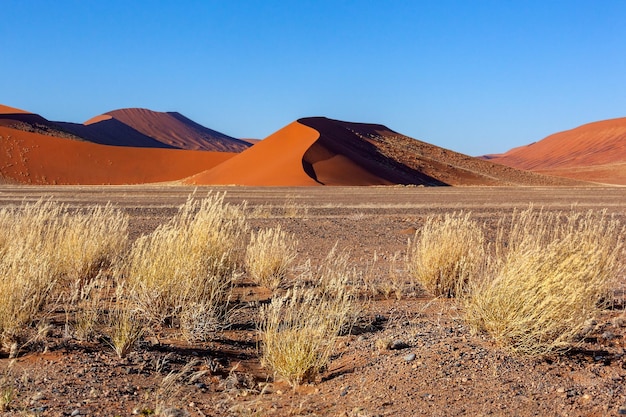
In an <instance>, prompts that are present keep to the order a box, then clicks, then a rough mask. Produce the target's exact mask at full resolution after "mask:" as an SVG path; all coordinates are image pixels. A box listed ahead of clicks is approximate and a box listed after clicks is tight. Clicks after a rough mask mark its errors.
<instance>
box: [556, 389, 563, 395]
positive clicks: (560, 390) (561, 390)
mask: <svg viewBox="0 0 626 417" xmlns="http://www.w3.org/2000/svg"><path fill="white" fill-rule="evenodd" d="M556 392H558V393H559V394H563V393H565V388H563V387H558V388H557V389H556Z"/></svg>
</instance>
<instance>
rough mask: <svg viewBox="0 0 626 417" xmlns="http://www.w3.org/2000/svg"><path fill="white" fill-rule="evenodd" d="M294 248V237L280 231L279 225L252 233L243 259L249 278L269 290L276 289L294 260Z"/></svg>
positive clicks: (295, 242)
mask: <svg viewBox="0 0 626 417" xmlns="http://www.w3.org/2000/svg"><path fill="white" fill-rule="evenodd" d="M296 246H297V241H296V239H295V237H294V236H293V235H291V234H289V233H287V232H285V231H284V230H282V229H281V227H280V225H278V226H276V227H273V228H270V229H263V230H259V231H258V232H257V233H254V232H253V233H252V234H251V236H250V243H249V245H248V249H247V251H246V258H245V265H246V270H247V271H248V274H249V275H250V278H252V280H253V281H254V282H255V283H257V284H258V285H261V286H264V287H267V288H269V289H270V290H275V289H276V288H278V287H279V286H280V285H281V284H282V283H283V281H284V280H285V278H286V276H287V272H288V271H289V267H290V266H291V264H292V263H293V261H294V260H295V258H296V255H297V252H296Z"/></svg>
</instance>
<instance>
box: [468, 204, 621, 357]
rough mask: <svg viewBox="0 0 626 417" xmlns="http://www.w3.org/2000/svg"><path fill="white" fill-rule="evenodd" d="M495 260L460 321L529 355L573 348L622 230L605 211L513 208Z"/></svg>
mask: <svg viewBox="0 0 626 417" xmlns="http://www.w3.org/2000/svg"><path fill="white" fill-rule="evenodd" d="M512 224H513V226H512V227H511V229H510V232H509V233H508V235H507V234H506V233H500V236H499V238H498V242H497V253H498V259H497V260H496V261H495V262H493V265H492V266H491V269H492V271H491V272H490V274H489V276H488V278H487V279H485V280H484V281H483V282H481V283H479V284H477V286H476V288H475V289H474V290H473V291H472V293H471V296H470V297H468V299H467V300H466V306H465V309H466V312H465V315H466V320H467V321H468V323H469V324H470V326H471V327H472V329H473V330H474V331H484V332H487V333H489V334H490V335H491V336H492V337H493V338H494V339H495V340H496V341H497V342H498V343H499V344H500V345H502V346H504V347H507V348H509V349H511V350H513V351H516V352H521V353H525V354H530V355H540V354H546V353H549V352H552V351H560V350H563V349H567V348H569V347H570V346H572V343H574V342H575V341H576V340H577V338H578V336H579V335H580V333H581V331H582V330H583V328H584V326H585V322H587V321H588V320H589V319H591V318H593V317H594V316H595V315H596V314H597V313H598V311H599V309H601V308H602V303H603V301H606V300H607V294H609V290H610V288H611V284H612V281H613V280H614V279H615V278H616V277H617V275H618V270H619V268H621V267H623V265H620V264H619V259H620V256H622V249H623V248H622V245H623V243H621V242H620V240H619V239H620V234H621V235H623V233H624V228H623V227H622V226H620V224H619V222H618V221H617V220H615V219H613V218H610V217H608V216H606V214H605V213H592V212H588V213H586V214H580V213H575V212H571V213H568V214H566V215H563V214H560V213H552V214H550V213H543V212H541V211H535V210H533V209H532V208H531V209H528V210H526V211H524V212H522V213H519V214H518V213H516V214H515V215H514V217H513V221H512Z"/></svg>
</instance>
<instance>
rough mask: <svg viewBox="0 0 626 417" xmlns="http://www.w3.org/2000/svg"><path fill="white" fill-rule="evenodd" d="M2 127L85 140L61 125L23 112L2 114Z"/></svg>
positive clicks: (0, 115) (0, 119) (0, 121)
mask: <svg viewBox="0 0 626 417" xmlns="http://www.w3.org/2000/svg"><path fill="white" fill-rule="evenodd" d="M3 107H6V106H3ZM0 126H5V127H9V128H12V129H17V130H22V131H24V132H33V133H39V134H41V135H47V136H55V137H60V138H67V139H74V140H83V139H82V138H81V137H79V136H77V135H75V134H73V133H72V132H71V131H69V130H67V129H65V128H64V127H63V126H61V124H59V123H56V122H51V121H49V120H48V119H45V118H43V117H41V116H40V115H38V114H34V113H28V112H26V111H23V110H21V111H19V112H16V113H9V112H0Z"/></svg>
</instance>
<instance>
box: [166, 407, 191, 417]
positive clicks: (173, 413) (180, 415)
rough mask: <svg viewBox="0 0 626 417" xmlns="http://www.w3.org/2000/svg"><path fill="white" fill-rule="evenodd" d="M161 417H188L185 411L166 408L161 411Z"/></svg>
mask: <svg viewBox="0 0 626 417" xmlns="http://www.w3.org/2000/svg"><path fill="white" fill-rule="evenodd" d="M161 416H163V417H189V413H188V412H187V411H185V410H181V409H180V408H166V409H165V410H163V411H161Z"/></svg>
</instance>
